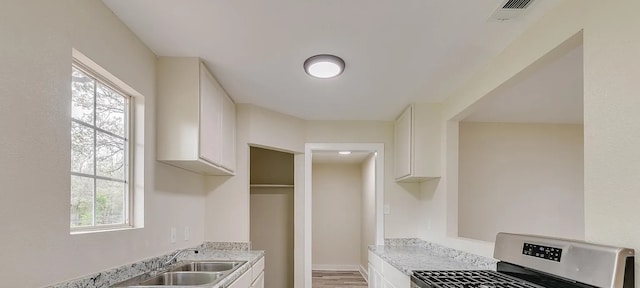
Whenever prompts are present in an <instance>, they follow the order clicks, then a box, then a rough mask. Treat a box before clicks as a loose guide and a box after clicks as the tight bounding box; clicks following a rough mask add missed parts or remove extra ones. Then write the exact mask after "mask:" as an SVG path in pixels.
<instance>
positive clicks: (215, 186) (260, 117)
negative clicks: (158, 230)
mask: <svg viewBox="0 0 640 288" xmlns="http://www.w3.org/2000/svg"><path fill="white" fill-rule="evenodd" d="M232 96H233V95H232ZM236 109H237V110H236V113H237V114H236V161H237V162H236V172H235V176H233V177H214V176H210V177H206V178H207V179H206V187H205V190H206V191H207V196H206V207H207V209H206V216H205V218H206V221H205V223H206V229H205V230H206V236H205V238H206V239H207V240H210V241H249V223H250V220H249V214H250V212H249V211H250V208H249V162H250V161H249V145H253V146H258V147H267V148H272V149H276V150H281V151H287V152H293V153H304V135H305V133H304V121H302V120H301V119H298V118H295V117H292V116H289V115H284V114H281V113H278V112H274V111H271V110H268V109H264V108H261V107H258V106H254V105H251V104H238V105H237V106H236ZM219 219H234V221H219Z"/></svg>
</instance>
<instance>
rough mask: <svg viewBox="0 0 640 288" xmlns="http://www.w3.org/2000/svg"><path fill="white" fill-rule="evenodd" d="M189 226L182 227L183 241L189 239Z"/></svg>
mask: <svg viewBox="0 0 640 288" xmlns="http://www.w3.org/2000/svg"><path fill="white" fill-rule="evenodd" d="M189 232H190V231H189V226H185V227H184V241H189Z"/></svg>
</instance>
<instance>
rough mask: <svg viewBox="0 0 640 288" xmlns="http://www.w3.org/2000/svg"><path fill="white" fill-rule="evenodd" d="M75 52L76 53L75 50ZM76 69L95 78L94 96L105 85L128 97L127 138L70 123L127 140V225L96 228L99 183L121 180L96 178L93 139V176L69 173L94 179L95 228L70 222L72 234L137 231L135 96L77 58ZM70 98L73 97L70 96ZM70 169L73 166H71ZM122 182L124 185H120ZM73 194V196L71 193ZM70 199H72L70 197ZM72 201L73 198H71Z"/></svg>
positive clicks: (73, 120)
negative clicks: (135, 216) (73, 224)
mask: <svg viewBox="0 0 640 288" xmlns="http://www.w3.org/2000/svg"><path fill="white" fill-rule="evenodd" d="M74 52H75V51H74ZM71 66H72V67H73V68H76V69H78V70H80V71H82V72H83V73H84V74H86V75H87V76H88V77H90V78H92V79H93V80H94V81H95V83H96V85H95V86H94V97H95V89H97V88H96V87H97V86H98V85H97V84H98V83H100V84H101V85H104V86H106V87H108V88H110V89H112V90H114V91H116V92H117V93H119V94H121V95H122V96H124V97H125V109H126V111H125V132H124V137H122V136H119V135H115V134H113V133H111V132H109V131H105V130H104V129H101V128H99V127H97V126H96V124H95V123H94V124H93V125H89V124H87V123H84V122H82V121H79V120H76V119H73V117H70V118H69V119H70V121H71V123H73V122H75V123H77V124H79V125H83V126H85V127H87V128H90V129H92V130H93V131H94V135H95V133H96V131H99V132H103V133H106V134H108V135H110V136H113V137H117V138H118V139H123V138H124V139H123V140H124V141H125V145H124V146H125V147H124V150H125V161H126V163H125V164H124V169H125V171H124V173H125V180H124V183H125V189H126V192H125V194H126V195H125V196H124V197H125V200H126V203H125V204H124V210H125V211H124V218H125V219H124V223H123V224H106V225H95V209H96V203H95V199H96V197H95V195H96V193H97V191H96V182H97V181H96V180H107V181H117V182H121V180H120V179H113V178H109V177H103V176H98V175H97V170H96V167H95V166H96V165H97V161H96V155H95V149H96V148H95V145H96V142H95V141H97V140H96V138H95V136H94V155H93V157H94V170H93V175H91V174H85V173H79V172H70V173H71V175H74V176H80V177H86V178H90V179H92V180H93V186H94V189H93V194H94V204H93V220H92V225H91V226H81V227H72V226H71V222H69V228H70V232H71V234H83V233H89V232H102V231H117V230H122V229H130V228H134V225H133V224H134V219H133V215H134V211H133V209H134V199H135V197H134V193H135V192H134V187H135V185H134V183H133V182H134V181H133V179H134V175H133V170H134V169H133V168H132V167H135V166H134V165H133V161H134V152H135V149H134V143H136V142H135V139H134V135H135V132H134V131H135V126H134V125H135V121H134V119H136V118H135V115H134V113H135V110H136V109H135V108H134V107H135V102H134V101H135V97H133V96H132V95H131V94H130V93H127V92H126V91H125V89H122V88H120V87H119V86H118V85H116V84H114V83H113V82H112V81H109V79H107V77H104V76H103V75H101V74H100V73H98V72H96V71H95V70H94V69H91V68H90V67H88V66H87V65H85V64H83V63H82V62H81V61H80V60H78V59H76V58H75V57H74V58H73V61H72V65H71ZM70 96H71V95H70ZM95 102H96V100H95V99H94V121H95V118H96V110H95ZM69 168H71V167H69ZM121 183H122V182H121ZM69 195H71V194H69ZM70 197H71V196H70ZM69 200H71V199H69ZM70 219H71V218H70V217H69V221H70Z"/></svg>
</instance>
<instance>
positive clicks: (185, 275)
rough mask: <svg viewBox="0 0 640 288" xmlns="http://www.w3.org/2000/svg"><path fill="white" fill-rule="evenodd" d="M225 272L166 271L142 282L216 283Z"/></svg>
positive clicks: (158, 283) (146, 284)
mask: <svg viewBox="0 0 640 288" xmlns="http://www.w3.org/2000/svg"><path fill="white" fill-rule="evenodd" d="M223 275H225V274H223V273H199V272H165V273H162V274H160V275H159V276H156V277H155V278H151V279H149V280H147V281H144V282H142V283H140V285H141V286H152V285H182V286H189V285H204V284H209V283H214V282H216V281H217V280H218V279H220V278H221V277H222V276H223Z"/></svg>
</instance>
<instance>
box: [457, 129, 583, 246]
mask: <svg viewBox="0 0 640 288" xmlns="http://www.w3.org/2000/svg"><path fill="white" fill-rule="evenodd" d="M459 141H460V142H459V149H460V150H459V151H460V153H459V175H458V206H459V209H458V215H459V216H458V225H459V226H458V229H459V230H458V233H459V234H458V235H459V236H460V237H468V238H473V239H479V240H484V241H490V242H493V241H495V237H496V234H497V233H498V232H512V233H529V234H539V235H549V236H556V237H563V238H570V239H584V185H583V183H584V177H583V171H584V165H583V133H582V125H562V124H514V123H472V122H462V123H460V138H459Z"/></svg>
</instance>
